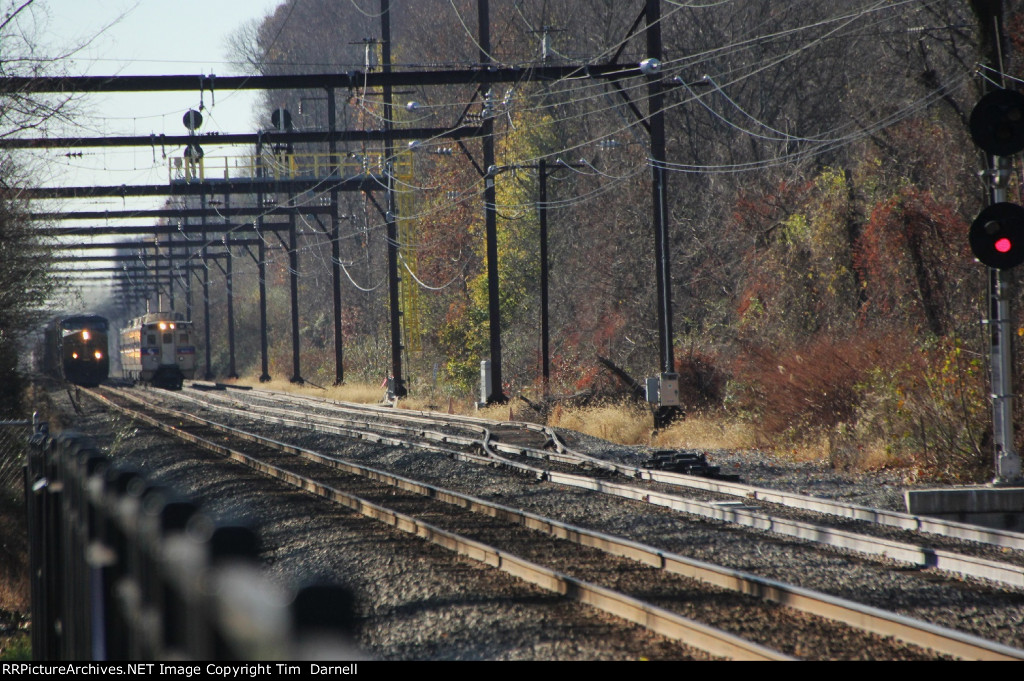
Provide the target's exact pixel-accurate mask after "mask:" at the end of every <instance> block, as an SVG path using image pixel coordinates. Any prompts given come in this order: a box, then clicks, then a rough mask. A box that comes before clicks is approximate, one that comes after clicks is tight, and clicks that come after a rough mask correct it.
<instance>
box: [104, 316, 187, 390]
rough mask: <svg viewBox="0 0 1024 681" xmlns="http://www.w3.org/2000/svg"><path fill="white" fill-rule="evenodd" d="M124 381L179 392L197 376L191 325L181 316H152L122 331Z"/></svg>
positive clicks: (135, 320)
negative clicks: (183, 385) (185, 382)
mask: <svg viewBox="0 0 1024 681" xmlns="http://www.w3.org/2000/svg"><path fill="white" fill-rule="evenodd" d="M121 369H122V371H123V372H124V377H125V378H128V379H132V380H136V381H141V382H143V383H149V384H152V385H154V386H156V387H159V388H167V389H169V390H180V389H181V386H182V384H183V383H184V381H185V380H186V379H192V378H193V377H194V376H195V372H196V348H195V345H194V344H193V342H192V322H188V321H185V318H184V316H183V315H182V314H181V313H180V312H151V313H149V314H145V315H143V316H141V317H136V318H135V319H133V320H131V321H130V322H129V323H128V326H126V327H125V328H123V329H121Z"/></svg>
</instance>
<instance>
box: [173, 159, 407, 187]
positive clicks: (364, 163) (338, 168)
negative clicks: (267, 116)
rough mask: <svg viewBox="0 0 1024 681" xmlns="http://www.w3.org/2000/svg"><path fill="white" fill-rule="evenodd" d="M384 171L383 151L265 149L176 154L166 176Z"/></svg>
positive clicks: (198, 178)
mask: <svg viewBox="0 0 1024 681" xmlns="http://www.w3.org/2000/svg"><path fill="white" fill-rule="evenodd" d="M409 156H410V154H408V153H406V154H401V155H400V156H399V158H398V159H397V161H396V164H395V165H396V170H395V172H396V173H401V172H403V170H405V166H408V167H410V168H411V164H412V160H411V158H407V157H409ZM382 174H384V166H383V156H382V155H381V154H353V153H351V152H336V153H333V154H332V153H329V152H324V153H319V152H311V153H301V154H297V153H265V154H263V155H262V156H256V155H255V154H252V155H248V156H202V157H200V158H198V159H195V158H191V157H189V156H175V157H171V158H169V159H167V176H168V179H169V180H170V181H171V182H182V181H184V182H204V181H206V180H207V179H210V180H238V179H254V178H257V177H260V178H266V179H270V180H273V179H295V178H303V177H311V178H328V177H332V176H335V177H360V176H363V175H382Z"/></svg>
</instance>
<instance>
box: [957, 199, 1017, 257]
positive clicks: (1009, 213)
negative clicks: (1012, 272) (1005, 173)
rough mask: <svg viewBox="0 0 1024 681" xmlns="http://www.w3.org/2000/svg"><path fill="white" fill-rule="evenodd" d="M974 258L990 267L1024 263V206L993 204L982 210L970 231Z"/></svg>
mask: <svg viewBox="0 0 1024 681" xmlns="http://www.w3.org/2000/svg"><path fill="white" fill-rule="evenodd" d="M968 236H969V238H970V243H971V251H972V252H973V253H974V257H976V258H977V259H978V260H980V261H981V262H982V263H984V264H986V265H988V266H989V267H994V268H996V269H1000V270H1006V269H1010V268H1012V267H1016V266H1018V265H1020V264H1021V263H1024V248H1016V244H1017V243H1018V242H1020V243H1024V208H1022V207H1020V206H1018V205H1016V204H1013V203H1005V202H1004V203H994V204H992V205H991V206H989V207H988V208H986V209H985V210H983V211H981V213H980V214H979V215H978V217H977V218H976V219H975V220H974V222H973V223H972V224H971V229H970V233H969V235H968Z"/></svg>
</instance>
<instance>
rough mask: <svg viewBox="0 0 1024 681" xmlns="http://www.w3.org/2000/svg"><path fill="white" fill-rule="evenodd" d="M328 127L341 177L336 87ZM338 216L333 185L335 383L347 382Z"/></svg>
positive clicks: (334, 173) (334, 169)
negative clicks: (343, 338) (342, 326)
mask: <svg viewBox="0 0 1024 681" xmlns="http://www.w3.org/2000/svg"><path fill="white" fill-rule="evenodd" d="M327 128H328V130H329V131H330V133H331V141H330V142H328V143H327V149H328V151H329V152H330V156H331V161H330V169H331V170H330V172H329V173H328V175H329V176H330V177H331V179H336V178H340V177H341V169H340V167H339V165H340V164H339V163H338V143H337V142H335V141H334V133H335V132H336V131H337V128H338V114H337V104H336V103H335V100H334V88H333V87H329V88H327ZM339 219H340V218H339V217H338V190H337V189H336V188H335V187H334V186H332V187H331V281H332V282H333V284H334V292H333V293H334V296H333V297H334V385H341V384H343V383H344V382H345V363H344V353H343V348H342V335H341V334H342V328H341V226H340V225H339V224H338V223H339Z"/></svg>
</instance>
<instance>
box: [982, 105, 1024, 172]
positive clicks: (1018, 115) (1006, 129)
mask: <svg viewBox="0 0 1024 681" xmlns="http://www.w3.org/2000/svg"><path fill="white" fill-rule="evenodd" d="M970 128H971V138H972V139H973V140H974V143H975V144H977V145H978V146H979V147H981V149H982V150H983V151H986V152H988V153H990V154H992V155H993V156H1012V155H1013V154H1016V153H1018V152H1020V151H1022V150H1024V95H1022V94H1021V93H1019V92H1016V91H1014V90H993V91H992V92H990V93H988V94H987V95H985V96H984V97H982V98H981V100H980V101H979V102H978V104H977V105H976V106H975V107H974V110H973V111H971V120H970Z"/></svg>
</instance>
